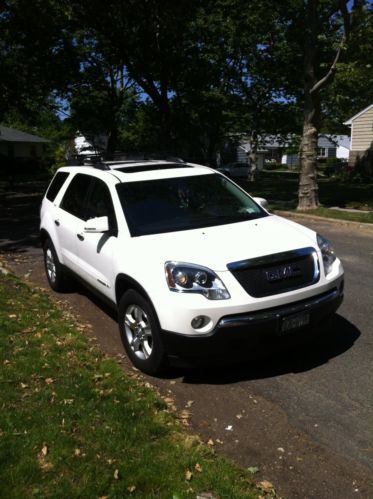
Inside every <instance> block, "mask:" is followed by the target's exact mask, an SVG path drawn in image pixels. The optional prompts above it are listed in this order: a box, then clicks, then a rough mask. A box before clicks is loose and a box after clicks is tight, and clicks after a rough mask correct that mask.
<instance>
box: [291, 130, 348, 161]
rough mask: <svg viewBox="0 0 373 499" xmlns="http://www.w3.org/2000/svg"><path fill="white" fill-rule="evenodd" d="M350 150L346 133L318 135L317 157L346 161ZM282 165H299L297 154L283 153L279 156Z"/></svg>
mask: <svg viewBox="0 0 373 499" xmlns="http://www.w3.org/2000/svg"><path fill="white" fill-rule="evenodd" d="M349 152H350V138H349V137H348V135H329V134H328V135H319V137H318V139H317V159H319V160H323V159H325V160H326V159H330V158H332V159H334V158H335V159H339V160H342V161H347V160H348V156H349ZM281 163H282V164H284V165H288V166H289V167H291V166H299V163H300V159H299V155H298V154H294V153H293V154H288V153H286V154H284V155H283V156H282V158H281Z"/></svg>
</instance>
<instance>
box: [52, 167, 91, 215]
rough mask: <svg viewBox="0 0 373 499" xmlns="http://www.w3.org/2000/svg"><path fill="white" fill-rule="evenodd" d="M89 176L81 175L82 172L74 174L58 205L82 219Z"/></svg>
mask: <svg viewBox="0 0 373 499" xmlns="http://www.w3.org/2000/svg"><path fill="white" fill-rule="evenodd" d="M91 178H92V177H90V176H89V175H83V174H82V173H78V175H75V177H74V178H73V179H72V181H71V183H70V185H69V187H68V188H67V190H66V192H65V195H64V197H63V198H62V202H61V205H60V207H61V208H62V209H63V210H65V211H67V212H69V213H71V214H72V215H75V216H76V217H78V218H81V219H84V203H85V199H86V196H87V192H88V188H89V185H90V183H91Z"/></svg>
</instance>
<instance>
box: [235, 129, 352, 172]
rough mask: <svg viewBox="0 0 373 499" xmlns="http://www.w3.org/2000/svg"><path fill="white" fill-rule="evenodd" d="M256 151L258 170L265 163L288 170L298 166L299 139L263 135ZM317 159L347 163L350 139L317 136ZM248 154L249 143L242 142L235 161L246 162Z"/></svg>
mask: <svg viewBox="0 0 373 499" xmlns="http://www.w3.org/2000/svg"><path fill="white" fill-rule="evenodd" d="M258 142H259V147H258V151H257V158H258V159H257V165H258V169H259V170H262V169H263V168H264V165H265V163H278V164H279V163H281V164H283V165H287V166H288V167H289V168H291V167H297V166H299V163H300V160H299V154H298V149H299V142H300V137H296V136H294V135H289V136H286V137H282V136H280V135H263V136H261V137H260V138H259V141H258ZM317 147H318V159H324V158H325V159H327V158H338V159H342V160H345V161H347V160H348V156H349V151H350V139H349V137H348V136H347V135H319V138H318V141H317ZM249 154H250V143H249V142H242V143H241V144H240V145H239V146H238V149H237V161H240V162H246V161H248V156H249Z"/></svg>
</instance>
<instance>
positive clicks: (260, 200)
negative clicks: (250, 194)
mask: <svg viewBox="0 0 373 499" xmlns="http://www.w3.org/2000/svg"><path fill="white" fill-rule="evenodd" d="M253 200H254V201H255V202H256V203H258V205H259V206H261V207H262V208H264V209H265V210H268V201H267V200H266V199H264V198H253Z"/></svg>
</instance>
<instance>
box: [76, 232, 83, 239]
mask: <svg viewBox="0 0 373 499" xmlns="http://www.w3.org/2000/svg"><path fill="white" fill-rule="evenodd" d="M76 237H77V238H78V239H79V241H84V236H83V234H77V235H76Z"/></svg>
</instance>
